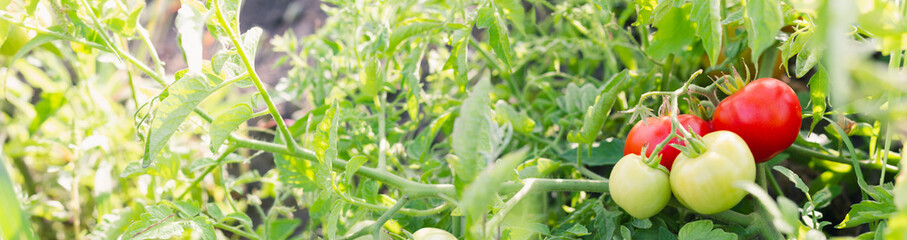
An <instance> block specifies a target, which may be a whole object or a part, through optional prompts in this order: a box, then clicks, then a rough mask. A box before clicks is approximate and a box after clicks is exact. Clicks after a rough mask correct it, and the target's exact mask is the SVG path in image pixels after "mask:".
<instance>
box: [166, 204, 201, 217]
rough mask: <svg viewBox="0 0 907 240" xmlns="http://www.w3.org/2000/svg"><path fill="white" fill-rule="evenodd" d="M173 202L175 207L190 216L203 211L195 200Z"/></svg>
mask: <svg viewBox="0 0 907 240" xmlns="http://www.w3.org/2000/svg"><path fill="white" fill-rule="evenodd" d="M171 203H172V204H173V207H175V208H176V209H177V210H179V211H180V212H182V213H183V214H186V216H188V217H195V216H196V215H198V213H200V212H201V209H200V208H199V207H198V206H197V205H196V204H195V203H194V202H188V201H173V202H171Z"/></svg>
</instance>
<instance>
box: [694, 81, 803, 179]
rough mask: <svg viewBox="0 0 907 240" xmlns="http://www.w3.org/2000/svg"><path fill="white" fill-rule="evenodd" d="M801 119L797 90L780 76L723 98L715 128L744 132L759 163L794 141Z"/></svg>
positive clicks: (714, 121) (715, 120)
mask: <svg viewBox="0 0 907 240" xmlns="http://www.w3.org/2000/svg"><path fill="white" fill-rule="evenodd" d="M801 120H802V118H801V111H800V100H798V99H797V95H796V94H795V93H794V90H793V89H791V88H790V86H787V84H785V83H784V82H781V81H779V80H778V79H774V78H762V79H758V80H756V81H753V82H751V83H750V84H748V85H746V86H745V87H743V88H741V89H740V91H738V92H736V93H734V94H733V95H731V96H730V97H727V98H725V99H724V100H722V101H721V103H719V104H718V106H717V107H715V113H714V115H713V117H712V128H713V129H714V130H715V131H718V130H727V131H731V132H734V133H736V134H737V135H740V137H741V138H743V140H744V141H746V144H747V145H748V146H749V148H750V150H751V151H752V152H753V158H754V159H755V161H756V163H762V162H765V161H768V160H769V159H771V158H772V157H774V156H775V155H778V153H781V151H784V149H787V147H790V145H791V144H792V143H794V140H796V139H797V134H798V133H799V132H800V122H801Z"/></svg>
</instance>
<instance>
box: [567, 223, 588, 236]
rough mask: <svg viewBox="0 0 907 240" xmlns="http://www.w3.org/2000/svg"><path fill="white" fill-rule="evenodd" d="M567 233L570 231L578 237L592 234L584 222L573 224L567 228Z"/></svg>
mask: <svg viewBox="0 0 907 240" xmlns="http://www.w3.org/2000/svg"><path fill="white" fill-rule="evenodd" d="M567 233H570V235H573V236H577V237H582V236H586V235H589V234H590V233H589V229H586V226H583V225H582V224H575V225H573V227H570V228H568V229H567Z"/></svg>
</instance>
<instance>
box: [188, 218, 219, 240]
mask: <svg viewBox="0 0 907 240" xmlns="http://www.w3.org/2000/svg"><path fill="white" fill-rule="evenodd" d="M191 226H192V229H194V230H195V231H196V232H199V233H201V235H202V240H217V235H215V234H214V225H213V224H211V222H208V218H206V217H204V216H197V217H195V218H193V219H192V224H191Z"/></svg>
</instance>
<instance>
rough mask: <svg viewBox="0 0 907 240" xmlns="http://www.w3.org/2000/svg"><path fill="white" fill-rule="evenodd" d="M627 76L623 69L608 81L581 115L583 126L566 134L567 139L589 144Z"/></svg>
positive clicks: (599, 128)
mask: <svg viewBox="0 0 907 240" xmlns="http://www.w3.org/2000/svg"><path fill="white" fill-rule="evenodd" d="M628 78H629V76H628V73H627V71H623V72H621V73H619V74H617V75H614V77H612V78H611V80H610V81H608V84H607V85H605V88H604V89H603V90H602V91H601V93H600V94H599V96H598V98H596V99H595V105H593V106H590V107H589V108H588V109H586V115H585V116H583V126H582V128H581V129H580V130H579V131H575V130H571V131H570V133H569V134H567V141H570V142H575V143H585V144H591V143H592V142H593V141H595V138H596V137H598V133H599V132H601V129H602V126H603V125H604V124H605V119H606V118H607V117H608V114H609V112H610V111H611V106H612V105H614V102H615V101H616V100H617V94H618V93H620V92H622V91H623V90H624V89H625V88H626V87H627V85H628V84H624V82H625V81H627V79H628Z"/></svg>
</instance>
